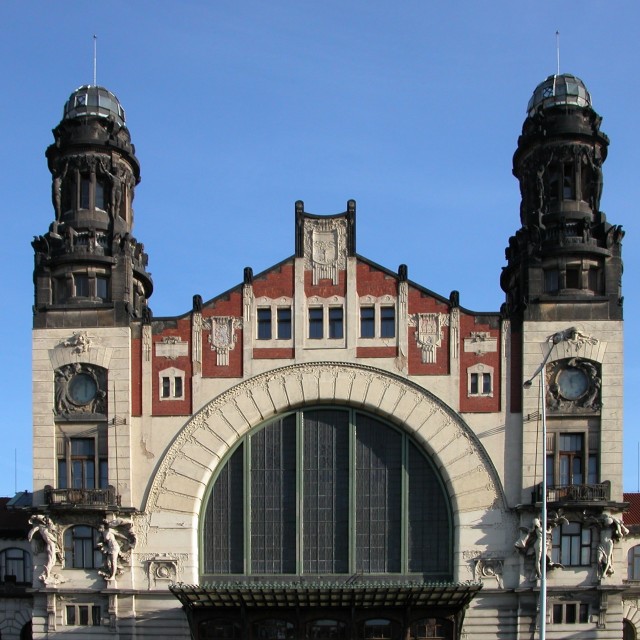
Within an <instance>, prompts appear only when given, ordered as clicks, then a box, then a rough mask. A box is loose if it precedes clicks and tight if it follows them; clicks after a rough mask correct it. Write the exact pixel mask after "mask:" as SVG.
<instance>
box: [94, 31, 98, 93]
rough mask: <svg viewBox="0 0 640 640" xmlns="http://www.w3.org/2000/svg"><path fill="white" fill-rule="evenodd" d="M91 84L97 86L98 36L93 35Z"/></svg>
mask: <svg viewBox="0 0 640 640" xmlns="http://www.w3.org/2000/svg"><path fill="white" fill-rule="evenodd" d="M93 86H94V87H96V86H98V36H97V35H95V34H94V35H93Z"/></svg>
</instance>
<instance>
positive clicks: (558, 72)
mask: <svg viewBox="0 0 640 640" xmlns="http://www.w3.org/2000/svg"><path fill="white" fill-rule="evenodd" d="M556 67H557V71H556V75H560V31H556Z"/></svg>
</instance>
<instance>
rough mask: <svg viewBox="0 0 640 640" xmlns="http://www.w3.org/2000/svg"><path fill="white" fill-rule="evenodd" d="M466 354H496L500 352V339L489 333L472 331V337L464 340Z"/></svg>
mask: <svg viewBox="0 0 640 640" xmlns="http://www.w3.org/2000/svg"><path fill="white" fill-rule="evenodd" d="M464 350H465V353H475V354H476V355H477V356H483V355H484V354H485V353H495V352H496V351H497V350H498V339H497V338H495V337H493V336H492V335H491V334H490V333H489V332H488V331H472V332H471V335H470V337H468V338H465V339H464Z"/></svg>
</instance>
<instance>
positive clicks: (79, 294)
mask: <svg viewBox="0 0 640 640" xmlns="http://www.w3.org/2000/svg"><path fill="white" fill-rule="evenodd" d="M73 286H74V289H75V290H74V293H75V296H76V298H88V297H89V296H90V295H91V294H90V292H89V276H88V275H87V274H86V273H75V274H74V275H73Z"/></svg>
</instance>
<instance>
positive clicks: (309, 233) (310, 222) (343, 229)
mask: <svg viewBox="0 0 640 640" xmlns="http://www.w3.org/2000/svg"><path fill="white" fill-rule="evenodd" d="M304 266H305V269H311V270H312V278H313V284H314V285H316V284H318V282H319V281H320V280H321V279H323V278H329V279H331V281H332V282H333V284H338V273H339V272H340V271H343V270H344V269H346V268H347V220H346V219H345V218H335V219H332V218H329V219H326V218H325V219H318V220H316V219H311V218H305V220H304Z"/></svg>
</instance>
